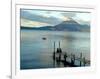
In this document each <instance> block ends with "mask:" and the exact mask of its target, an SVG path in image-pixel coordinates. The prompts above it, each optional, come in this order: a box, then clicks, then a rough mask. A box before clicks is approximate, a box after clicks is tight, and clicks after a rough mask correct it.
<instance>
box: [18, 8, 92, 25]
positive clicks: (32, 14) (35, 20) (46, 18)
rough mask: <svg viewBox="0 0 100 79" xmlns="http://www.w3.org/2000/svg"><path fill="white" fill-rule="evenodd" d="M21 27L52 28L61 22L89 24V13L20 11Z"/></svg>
mask: <svg viewBox="0 0 100 79" xmlns="http://www.w3.org/2000/svg"><path fill="white" fill-rule="evenodd" d="M20 14H21V26H24V27H42V26H54V25H57V24H59V23H61V22H63V21H71V20H75V21H76V22H78V23H79V24H87V25H89V24H90V20H91V13H82V12H63V11H46V10H28V9H27V10H24V9H21V11H20Z"/></svg>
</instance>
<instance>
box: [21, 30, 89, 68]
mask: <svg viewBox="0 0 100 79" xmlns="http://www.w3.org/2000/svg"><path fill="white" fill-rule="evenodd" d="M43 37H45V38H47V39H46V40H43V39H42V38H43ZM54 41H55V42H56V48H57V47H58V46H59V41H60V43H61V44H60V47H61V48H62V51H63V52H67V53H74V54H75V55H76V56H79V55H80V53H83V56H84V57H85V58H86V59H88V60H90V33H89V32H63V31H35V30H24V29H21V40H20V68H21V69H40V68H54V63H53V59H52V55H53V51H54ZM56 67H58V66H57V65H56ZM60 67H64V66H63V65H60Z"/></svg>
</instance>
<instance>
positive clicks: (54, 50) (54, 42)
mask: <svg viewBox="0 0 100 79" xmlns="http://www.w3.org/2000/svg"><path fill="white" fill-rule="evenodd" d="M53 59H54V60H55V41H54V52H53Z"/></svg>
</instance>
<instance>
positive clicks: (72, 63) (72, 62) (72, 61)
mask: <svg viewBox="0 0 100 79" xmlns="http://www.w3.org/2000/svg"><path fill="white" fill-rule="evenodd" d="M71 65H72V66H73V65H74V59H73V54H71Z"/></svg>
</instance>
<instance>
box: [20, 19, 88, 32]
mask: <svg viewBox="0 0 100 79" xmlns="http://www.w3.org/2000/svg"><path fill="white" fill-rule="evenodd" d="M21 28H22V29H33V30H50V31H82V32H83V31H84V32H89V31H90V26H88V25H81V24H79V23H77V22H76V21H74V20H73V19H71V20H69V21H63V22H62V23H60V24H58V25H55V26H44V27H21Z"/></svg>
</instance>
